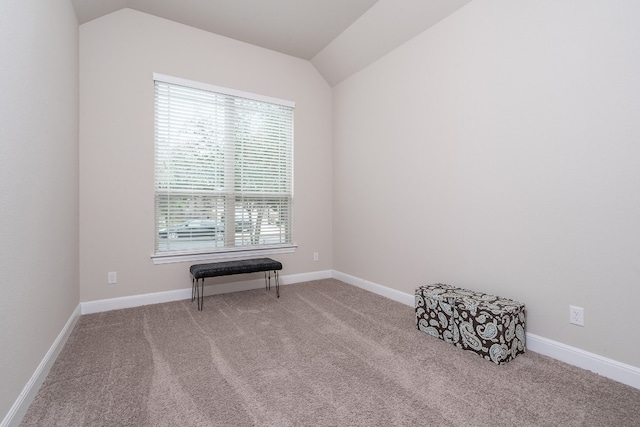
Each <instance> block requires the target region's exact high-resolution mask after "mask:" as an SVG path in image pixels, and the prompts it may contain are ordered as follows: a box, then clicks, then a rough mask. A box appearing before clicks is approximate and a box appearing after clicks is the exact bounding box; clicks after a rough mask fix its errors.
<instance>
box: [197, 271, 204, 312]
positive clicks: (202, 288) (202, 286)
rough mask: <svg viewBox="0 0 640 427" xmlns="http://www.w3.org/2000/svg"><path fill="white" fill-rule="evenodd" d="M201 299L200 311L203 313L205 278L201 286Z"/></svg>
mask: <svg viewBox="0 0 640 427" xmlns="http://www.w3.org/2000/svg"><path fill="white" fill-rule="evenodd" d="M199 294H200V295H199V296H200V298H199V299H198V310H200V311H202V307H203V306H204V278H203V279H202V283H201V284H200V292H199Z"/></svg>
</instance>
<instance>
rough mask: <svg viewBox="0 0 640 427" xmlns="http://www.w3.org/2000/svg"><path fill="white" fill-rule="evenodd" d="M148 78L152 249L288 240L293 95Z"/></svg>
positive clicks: (203, 249)
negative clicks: (151, 104) (275, 97)
mask: <svg viewBox="0 0 640 427" xmlns="http://www.w3.org/2000/svg"><path fill="white" fill-rule="evenodd" d="M154 82H155V219H156V244H155V253H156V255H167V254H168V255H173V254H175V255H180V254H194V253H216V252H227V251H238V250H243V249H256V248H269V247H273V248H277V247H279V246H282V245H290V244H291V243H292V234H291V232H292V203H293V103H291V102H288V101H281V100H273V99H270V98H265V97H262V96H259V95H252V94H246V93H243V92H237V91H233V90H230V89H224V88H218V87H214V86H208V85H204V84H200V83H196V82H187V81H184V80H179V79H176V78H171V77H165V76H158V75H154Z"/></svg>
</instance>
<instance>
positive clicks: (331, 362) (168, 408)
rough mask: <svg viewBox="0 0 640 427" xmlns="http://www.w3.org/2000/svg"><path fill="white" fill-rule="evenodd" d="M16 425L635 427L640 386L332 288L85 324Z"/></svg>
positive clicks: (89, 318)
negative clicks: (499, 361)
mask: <svg viewBox="0 0 640 427" xmlns="http://www.w3.org/2000/svg"><path fill="white" fill-rule="evenodd" d="M23 425H25V426H32V425H38V426H83V425H86V426H127V425H130V426H252V425H253V426H343V425H344V426H392V425H408V426H409V425H410V426H418V425H420V426H515V425H519V426H638V425H640V390H636V389H634V388H632V387H628V386H625V385H623V384H620V383H616V382H614V381H611V380H609V379H606V378H603V377H600V376H598V375H595V374H593V373H590V372H587V371H584V370H581V369H578V368H575V367H572V366H569V365H566V364H564V363H561V362H558V361H555V360H552V359H550V358H547V357H544V356H541V355H539V354H536V353H533V352H530V351H528V352H527V353H525V354H524V355H520V356H518V357H517V358H516V359H515V360H514V361H512V362H510V363H508V364H506V365H504V366H497V365H494V364H493V363H490V362H487V361H485V360H483V359H481V358H480V357H478V356H476V355H474V354H471V353H467V352H464V351H462V350H459V349H457V348H455V347H454V346H452V345H450V344H446V343H444V342H442V341H439V340H438V339H436V338H432V337H430V336H428V335H426V334H425V333H423V332H420V331H418V330H417V329H416V328H415V322H414V311H413V309H412V308H411V307H407V306H405V305H402V304H399V303H396V302H394V301H391V300H388V299H386V298H383V297H380V296H377V295H374V294H372V293H369V292H366V291H363V290H361V289H358V288H355V287H352V286H350V285H346V284H344V283H342V282H339V281H336V280H321V281H315V282H308V283H303V284H298V285H290V286H285V287H283V288H282V289H281V297H280V299H276V298H275V291H274V290H273V289H272V290H271V291H270V292H267V291H265V290H255V291H248V292H239V293H234V294H226V295H218V296H212V297H207V298H205V301H204V311H202V312H198V311H197V309H196V303H195V302H194V303H191V302H190V301H179V302H173V303H167V304H158V305H152V306H146V307H139V308H134V309H125V310H117V311H112V312H107V313H101V314H93V315H86V316H82V317H81V318H80V319H79V321H78V323H77V325H76V327H75V329H74V331H73V333H72V334H71V336H70V338H69V340H68V342H67V344H66V346H65V347H64V349H63V350H62V352H61V354H60V356H59V358H58V360H57V361H56V362H55V364H54V366H53V367H52V369H51V372H50V374H49V376H48V378H47V380H46V381H45V383H44V384H43V386H42V388H41V390H40V391H39V393H38V395H37V397H36V399H35V400H34V402H33V404H32V405H31V407H30V409H29V411H28V412H27V414H26V416H25V418H24V419H23Z"/></svg>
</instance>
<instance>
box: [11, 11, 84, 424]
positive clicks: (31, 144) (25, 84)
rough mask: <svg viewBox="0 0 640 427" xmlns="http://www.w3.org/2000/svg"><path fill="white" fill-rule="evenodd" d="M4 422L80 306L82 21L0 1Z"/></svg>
mask: <svg viewBox="0 0 640 427" xmlns="http://www.w3.org/2000/svg"><path fill="white" fill-rule="evenodd" d="M0 64H1V65H0V205H1V206H0V224H2V244H1V245H0V275H1V276H2V283H1V284H0V421H1V420H2V419H3V418H4V417H5V414H7V412H8V411H9V409H10V408H11V406H12V405H13V404H14V402H15V401H16V399H17V398H18V396H19V394H20V392H21V391H22V389H23V388H24V386H25V385H26V384H27V382H28V381H29V379H30V378H31V376H32V375H33V373H34V371H35V370H36V368H37V367H38V365H39V364H40V362H41V361H42V360H43V358H44V357H45V354H46V353H47V351H48V350H49V348H50V347H51V345H52V344H53V342H54V341H55V339H56V338H57V336H58V334H60V331H61V330H62V329H63V328H64V326H65V324H66V322H67V321H68V320H69V318H70V317H71V314H72V313H73V311H74V310H75V309H76V308H77V307H78V302H79V299H78V23H77V21H76V17H75V13H74V11H73V8H72V7H71V3H70V2H69V1H68V0H49V1H41V0H9V1H5V0H3V1H2V2H0Z"/></svg>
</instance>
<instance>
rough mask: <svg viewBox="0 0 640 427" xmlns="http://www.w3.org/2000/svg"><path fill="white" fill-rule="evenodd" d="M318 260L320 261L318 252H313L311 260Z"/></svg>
mask: <svg viewBox="0 0 640 427" xmlns="http://www.w3.org/2000/svg"><path fill="white" fill-rule="evenodd" d="M318 259H320V258H319V256H318V252H314V253H313V260H314V261H318Z"/></svg>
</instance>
